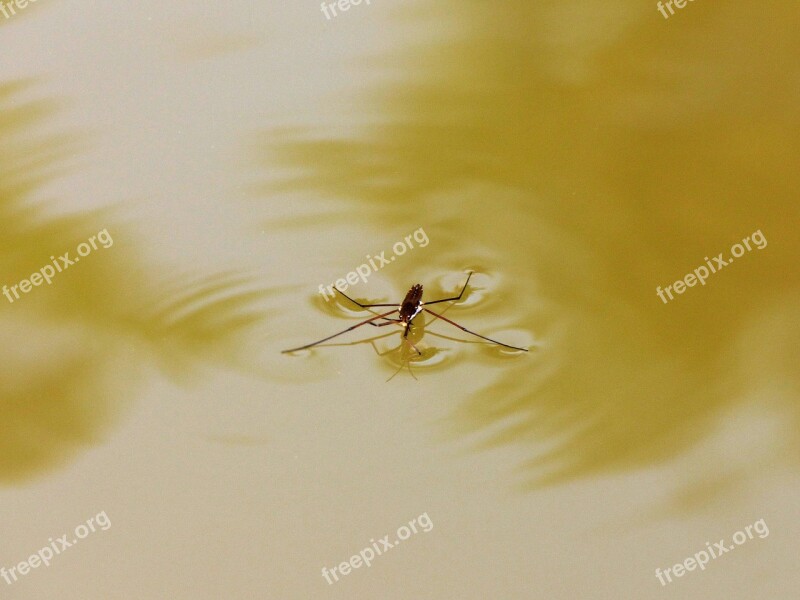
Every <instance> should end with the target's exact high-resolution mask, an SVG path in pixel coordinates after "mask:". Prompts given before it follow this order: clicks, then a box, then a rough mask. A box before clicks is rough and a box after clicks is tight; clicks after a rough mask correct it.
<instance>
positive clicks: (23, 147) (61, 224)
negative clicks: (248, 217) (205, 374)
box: [0, 83, 264, 482]
mask: <svg viewBox="0 0 800 600" xmlns="http://www.w3.org/2000/svg"><path fill="white" fill-rule="evenodd" d="M31 91H32V90H31V86H30V85H28V84H25V83H7V84H4V85H0V157H2V158H0V220H2V223H3V235H2V236H0V273H2V281H0V285H5V286H7V288H6V290H7V291H8V290H11V288H12V286H15V285H17V286H19V282H20V281H21V280H23V279H28V278H31V274H33V273H37V272H40V273H41V269H42V268H43V267H44V266H45V265H53V267H52V269H53V270H55V265H56V264H58V265H62V264H65V263H61V261H60V259H59V258H58V257H60V256H62V255H63V254H64V253H66V252H69V253H70V254H71V257H68V258H69V259H70V260H71V259H74V258H76V248H77V247H78V245H79V244H81V243H83V242H86V241H87V239H89V238H90V237H91V236H93V235H96V234H98V232H100V231H101V230H102V231H106V235H99V236H97V237H98V238H99V239H100V240H101V241H104V243H103V244H102V245H101V244H96V245H97V249H95V250H93V251H92V252H91V254H89V255H87V256H85V257H84V258H83V260H82V262H80V264H74V265H70V266H67V267H66V268H64V267H60V268H63V269H64V270H63V271H62V272H56V273H55V274H54V275H53V276H52V278H51V283H50V284H49V285H48V284H46V283H43V282H40V285H39V286H37V287H33V288H32V289H29V290H28V292H27V293H25V292H24V290H21V289H20V290H19V291H17V292H15V293H17V294H19V296H20V297H19V298H17V299H14V295H13V293H14V292H13V290H12V291H9V297H8V298H7V297H6V296H0V321H1V322H2V326H0V331H2V332H3V333H2V339H3V342H4V343H3V344H2V348H0V362H2V364H3V365H4V366H5V367H6V368H4V370H3V379H2V383H0V411H2V432H3V433H2V435H1V436H0V480H2V481H5V482H10V481H15V480H21V479H24V478H27V477H30V476H31V475H33V474H35V473H36V472H38V471H41V470H43V469H45V468H48V467H54V466H56V465H58V464H60V463H63V462H64V461H66V460H68V459H69V458H71V457H72V456H73V455H74V453H75V452H76V451H77V450H79V449H80V448H81V447H82V446H86V445H89V444H94V443H98V442H99V441H101V440H102V437H103V435H104V434H105V433H106V432H107V429H108V425H109V423H111V422H112V419H113V417H114V416H115V415H117V414H118V412H119V410H120V409H121V408H122V407H124V406H125V400H126V398H128V397H130V396H131V394H132V392H133V391H134V390H135V388H136V384H137V383H138V382H139V381H140V379H141V373H140V371H141V368H142V367H143V366H145V365H147V364H149V363H152V362H155V364H157V365H158V366H160V367H162V368H164V369H165V370H166V371H167V372H169V373H170V374H172V375H176V376H180V377H184V378H186V376H187V374H189V373H190V372H191V370H192V368H194V367H196V366H197V365H198V363H199V361H209V362H211V363H214V364H224V365H225V366H235V367H238V368H247V365H246V363H245V362H244V359H243V356H244V355H245V354H246V352H247V350H246V341H245V338H246V333H247V332H249V331H250V330H251V329H252V328H253V327H254V326H255V325H256V324H257V323H259V322H260V321H261V320H262V319H263V318H264V310H263V309H262V308H260V307H259V306H258V302H259V300H260V299H261V298H263V296H264V293H263V292H262V291H260V290H258V289H256V288H255V287H254V286H253V284H252V282H250V281H249V280H248V279H247V278H245V277H243V276H241V275H238V274H233V273H226V274H212V275H208V274H199V275H197V276H195V277H194V278H188V277H185V276H180V275H176V274H174V273H170V272H169V271H167V270H165V269H164V268H161V267H159V266H157V265H156V266H153V265H146V264H145V263H143V262H142V261H141V260H140V259H139V258H138V257H137V252H136V244H137V243H138V242H139V241H138V240H136V239H134V238H133V237H132V236H131V234H130V232H129V231H128V229H127V228H126V227H125V226H124V224H121V223H120V222H119V221H118V220H116V219H114V217H113V215H112V214H111V213H110V212H109V211H95V212H89V213H83V214H80V215H73V216H69V217H58V218H53V217H50V216H48V215H47V211H46V210H45V209H43V208H41V205H37V206H36V207H35V206H34V204H33V200H32V195H33V193H34V192H36V191H37V189H38V188H39V186H40V185H41V184H43V183H45V182H48V181H50V180H52V179H53V178H54V177H56V176H57V175H58V173H59V171H61V170H63V168H64V161H65V158H66V157H68V156H69V154H70V153H74V152H75V151H76V150H77V144H76V143H75V138H74V137H73V136H68V135H65V136H54V135H51V134H48V133H46V132H44V133H43V132H42V129H43V118H44V117H46V116H47V115H48V114H50V113H51V112H52V110H53V109H54V108H55V105H54V104H53V103H51V102H43V101H29V100H26V99H25V98H27V97H29V96H30V95H31ZM51 256H53V257H55V260H53V259H51V258H50V257H51ZM31 279H32V278H31ZM9 298H10V300H9ZM12 301H13V302H12Z"/></svg>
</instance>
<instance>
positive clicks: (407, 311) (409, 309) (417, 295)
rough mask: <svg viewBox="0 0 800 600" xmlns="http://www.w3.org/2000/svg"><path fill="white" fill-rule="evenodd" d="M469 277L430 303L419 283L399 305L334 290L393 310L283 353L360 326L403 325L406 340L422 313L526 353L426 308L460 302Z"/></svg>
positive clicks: (522, 349)
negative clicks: (458, 289) (449, 295)
mask: <svg viewBox="0 0 800 600" xmlns="http://www.w3.org/2000/svg"><path fill="white" fill-rule="evenodd" d="M470 277H472V272H470V273H469V275H468V276H467V281H466V282H464V287H463V288H461V292H460V293H459V294H458V296H453V297H452V298H442V299H441V300H434V301H432V302H423V301H422V285H421V284H419V283H418V284H416V285H413V286H411V289H410V290H408V293H407V294H406V297H405V298H403V302H402V303H401V304H361V303H360V302H357V301H356V300H353V299H352V298H351V297H350V296H348V295H347V294H345V293H344V292H342V291H340V290H339V289H338V288H334V289H335V290H336V291H337V292H339V293H340V294H341V295H342V296H344V297H345V298H347V299H348V300H350V302H352V303H353V304H356V305H358V306H359V307H361V308H365V309H370V308H376V307H388V306H391V307H393V310H390V311H388V312H385V313H383V314H377V313H376V314H375V316H374V317H370V318H369V319H366V320H364V321H361V322H359V323H356V324H355V325H352V326H351V327H348V328H347V329H344V330H342V331H340V332H339V333H334V334H333V335H329V336H328V337H326V338H322V339H321V340H317V341H316V342H312V343H311V344H306V345H305V346H300V347H298V348H291V349H289V350H284V351H283V352H284V353H287V352H296V351H298V350H305V349H306V348H311V347H313V346H316V345H318V344H321V343H323V342H327V341H328V340H330V339H333V338H335V337H337V336H340V335H342V334H344V333H347V332H348V331H352V330H353V329H356V328H358V327H361V326H362V325H372V326H374V327H384V326H386V325H391V324H392V323H401V324H403V325H404V329H405V330H404V331H403V339H406V338H408V330H409V329H410V328H411V322H412V321H413V320H414V318H415V317H416V316H417V315H418V314H419V313H421V312H422V311H425V312H427V313H430V314H432V315H433V316H434V317H436V318H437V319H441V320H442V321H445V322H446V323H450V324H451V325H453V326H455V327H458V328H459V329H460V330H461V331H464V332H466V333H469V334H471V335H474V336H477V337H479V338H481V339H483V340H486V341H487V342H492V343H493V344H497V345H498V346H503V347H505V348H511V349H512V350H521V351H523V352H527V351H528V349H527V348H518V347H517V346H511V345H509V344H504V343H503V342H498V341H497V340H493V339H492V338H488V337H486V336H484V335H481V334H480V333H475V332H474V331H470V330H469V329H467V328H466V327H463V326H461V325H459V324H458V323H456V322H455V321H451V320H450V319H448V318H447V317H445V316H443V315H441V314H440V313H436V312H433V311H432V310H430V309H429V308H426V307H427V306H429V305H431V304H439V303H440V302H455V301H457V300H461V297H462V296H463V295H464V291H465V290H466V289H467V284H469V279H470ZM395 312H397V314H398V317H397V318H394V319H390V318H389V315H391V314H393V313H395ZM379 320H381V321H382V322H380V323H375V321H379ZM415 349H416V348H415ZM417 353H418V354H420V352H419V350H417Z"/></svg>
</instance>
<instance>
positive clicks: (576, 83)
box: [270, 1, 800, 490]
mask: <svg viewBox="0 0 800 600" xmlns="http://www.w3.org/2000/svg"><path fill="white" fill-rule="evenodd" d="M447 5H448V6H447V9H446V12H442V13H439V12H438V11H439V9H431V10H433V11H434V12H436V13H437V15H438V18H439V19H448V20H450V21H452V20H453V19H455V20H458V22H457V23H456V25H463V27H462V28H461V34H460V36H458V37H457V39H456V40H455V41H450V40H448V41H446V42H441V43H438V44H437V43H434V44H427V45H425V46H423V49H422V50H421V51H415V50H412V49H408V50H405V51H404V52H403V53H402V55H398V56H396V57H395V59H394V61H393V62H392V61H390V65H389V66H391V67H398V68H400V69H402V70H403V71H404V72H405V78H404V80H402V81H400V82H398V83H396V84H392V85H389V86H388V87H386V88H382V89H376V90H372V91H370V92H368V93H366V94H364V96H363V97H362V98H361V99H360V103H361V106H362V107H363V108H364V109H365V114H369V115H375V113H376V112H379V114H381V115H382V121H381V122H379V123H378V124H374V119H373V120H372V121H371V122H372V123H373V124H366V123H365V125H364V126H363V127H362V128H360V129H359V130H357V131H355V132H354V133H353V134H352V135H351V136H349V137H347V138H340V139H333V140H331V139H324V138H322V137H320V136H319V135H317V133H316V132H315V131H314V130H312V129H302V128H295V129H292V130H286V131H278V132H271V133H270V146H271V151H272V152H273V153H275V154H277V156H278V157H279V163H280V165H281V166H282V167H284V168H286V169H287V171H288V172H293V173H297V172H300V173H301V174H300V175H299V176H297V177H293V178H291V179H290V180H288V181H287V182H285V183H284V184H283V185H282V186H278V187H277V189H280V190H286V189H292V190H295V191H296V190H298V189H308V190H313V191H315V192H317V193H319V194H320V195H322V196H323V197H330V196H337V197H340V198H342V199H346V200H343V201H342V211H341V212H339V214H338V215H337V218H338V219H342V220H347V219H348V218H354V217H355V215H358V218H359V219H360V220H362V221H364V220H369V221H370V222H371V223H372V224H373V225H375V226H377V227H380V228H384V229H385V230H388V231H394V230H397V231H403V230H409V229H411V228H414V227H418V226H420V225H424V227H425V230H426V232H427V233H428V235H429V236H430V239H431V245H430V248H429V249H426V252H427V253H428V254H427V255H426V258H425V261H424V263H425V264H424V265H421V264H420V263H419V262H418V261H408V262H403V261H398V262H397V263H396V265H393V267H392V269H393V273H392V279H393V280H394V281H406V282H411V281H418V280H420V281H421V280H425V278H426V277H427V278H429V279H430V278H435V277H437V276H438V274H441V273H443V272H450V271H459V270H461V269H463V268H464V267H465V265H481V270H483V271H484V272H486V273H492V274H495V275H498V276H499V275H500V274H502V277H503V279H502V281H497V282H495V283H494V284H493V287H492V289H491V294H490V295H493V296H494V297H496V298H498V299H502V305H501V306H500V307H498V308H499V312H500V314H501V316H504V317H505V320H506V323H504V324H503V325H504V326H511V327H513V328H515V329H522V330H524V331H529V332H533V333H534V334H535V336H536V340H538V341H539V342H540V343H541V349H540V352H539V353H538V355H537V357H533V358H534V359H533V360H531V361H518V362H512V363H509V364H508V365H507V367H508V370H505V371H502V372H500V373H499V375H498V379H497V381H496V382H495V383H494V384H492V385H491V386H490V387H488V388H487V389H485V390H482V391H481V392H480V393H477V394H474V395H473V396H472V397H471V398H469V399H468V400H467V401H465V402H464V404H463V405H462V406H461V407H460V409H459V410H458V411H457V413H456V414H455V415H454V419H453V421H452V426H453V431H454V434H455V435H457V436H459V437H460V436H465V435H473V434H474V435H479V436H482V439H483V440H484V442H485V443H486V444H488V445H492V444H506V443H511V442H514V443H526V444H530V445H531V448H532V449H531V454H532V458H531V460H530V461H529V462H528V463H527V464H526V465H525V467H526V473H527V476H528V481H530V482H531V485H544V484H551V483H555V482H563V481H566V480H570V479H574V478H577V477H581V476H586V475H590V474H596V473H600V472H608V471H614V470H627V469H631V468H634V467H638V466H646V465H651V464H654V463H657V462H660V461H664V460H666V459H668V458H671V457H674V456H676V455H677V454H678V453H680V452H682V451H684V450H687V449H688V448H690V447H692V446H693V445H695V444H696V443H697V442H698V441H699V440H701V439H703V438H704V436H705V435H706V434H707V432H708V431H709V427H710V425H711V424H712V423H714V422H715V421H716V420H717V419H719V418H720V416H721V415H723V414H725V411H726V410H727V409H729V408H730V407H731V406H732V405H734V404H736V403H738V402H740V401H741V399H742V398H743V397H744V395H745V393H747V392H749V393H751V394H755V396H756V397H757V398H759V400H760V401H764V402H766V399H765V398H764V394H765V393H766V392H765V391H764V388H763V384H764V383H765V382H766V381H767V380H768V379H773V378H776V377H777V378H780V379H782V380H783V381H789V382H792V385H791V389H792V390H793V391H792V393H790V394H787V395H784V396H781V398H780V400H775V401H776V402H778V401H779V402H780V403H781V410H782V411H784V412H785V413H786V414H787V416H788V417H789V418H791V419H792V420H793V421H794V422H795V423H798V422H800V411H798V404H797V389H798V388H797V381H798V373H797V370H796V362H794V363H792V362H791V361H788V360H784V359H783V358H781V359H780V360H778V361H773V362H772V363H771V364H770V365H766V364H761V363H754V362H753V360H752V357H753V356H754V355H755V356H757V355H758V354H759V353H764V352H768V353H769V354H770V355H772V356H778V357H786V356H796V354H797V348H798V337H800V336H798V327H797V324H798V309H797V306H798V303H797V299H798V272H797V269H796V260H797V256H798V249H800V248H798V246H799V245H800V244H799V243H798V236H797V234H796V227H797V222H798V216H799V214H798V213H800V208H798V204H797V203H796V201H795V200H794V199H793V195H794V193H795V190H796V189H797V188H798V183H800V181H798V179H800V172H799V171H798V169H797V168H796V166H797V162H798V158H800V137H798V135H797V133H798V125H800V123H799V122H798V121H800V118H799V117H798V114H797V111H796V110H795V109H794V108H790V107H794V106H796V105H797V101H798V100H799V99H800V98H799V97H798V96H799V95H800V92H798V88H797V85H796V82H797V81H798V67H797V66H795V65H794V63H791V65H792V66H789V63H790V61H789V58H790V57H791V56H792V53H793V49H794V51H796V35H795V31H796V27H797V24H798V15H797V14H796V11H794V10H793V9H792V8H791V7H789V6H788V5H785V6H775V7H774V8H775V11H774V12H768V11H763V10H759V11H754V10H753V9H752V8H749V7H740V6H737V7H733V8H730V9H729V10H727V11H725V13H724V14H722V11H720V10H719V8H718V7H715V6H712V5H697V6H693V7H692V10H693V12H694V15H695V16H696V17H697V19H696V20H694V21H688V20H687V21H685V22H683V23H680V24H678V23H668V24H665V23H663V22H661V21H662V19H660V18H657V16H658V15H644V14H642V9H641V6H640V5H639V4H637V3H633V2H617V3H612V4H607V5H604V7H605V8H603V9H595V10H596V11H597V10H599V11H600V12H602V13H603V15H602V16H603V17H604V18H598V19H596V21H594V22H593V21H590V20H589V21H587V19H585V18H583V17H585V15H583V16H582V17H581V18H580V19H579V18H578V17H577V16H576V15H578V14H582V13H580V10H581V9H586V8H587V7H586V6H584V5H583V4H580V5H579V3H567V4H564V5H563V6H560V7H555V6H541V7H539V6H536V5H531V4H530V3H525V2H522V1H518V2H512V3H511V5H508V6H507V8H509V10H502V11H500V10H495V9H494V8H493V7H492V6H489V5H487V6H478V5H474V4H464V3H455V2H449V3H447ZM511 7H513V8H511ZM454 15H457V16H456V17H454ZM427 16H428V17H430V15H427ZM577 21H579V22H580V25H581V26H580V27H576V25H577ZM421 22H422V20H420V23H421ZM743 39H746V40H755V39H759V40H767V39H768V40H770V44H769V45H761V46H759V47H758V48H752V47H750V48H748V46H747V44H743V43H742V40H743ZM756 81H758V82H762V83H764V85H759V84H757V83H755V82H756ZM271 156H274V154H273V155H271ZM354 200H355V201H356V206H355V207H353V206H352V204H351V203H352V202H353V201H354ZM365 206H368V207H369V212H367V211H364V210H363V209H362V207H365ZM423 219H424V220H423ZM320 223H327V224H329V225H330V227H331V228H332V230H333V227H334V226H335V225H336V224H337V223H336V222H335V221H334V220H331V221H327V220H326V219H325V218H324V217H321V218H320V220H319V223H318V224H320ZM757 229H761V230H762V231H763V232H764V235H765V236H766V237H767V239H768V240H769V247H768V248H766V249H765V250H764V251H762V252H757V253H752V254H751V255H749V256H747V257H746V258H743V259H742V260H741V262H739V263H737V264H735V265H734V266H733V267H732V268H730V269H728V270H726V271H725V272H721V273H719V274H717V275H716V278H715V279H714V281H712V282H710V283H709V285H706V286H704V287H702V288H695V289H691V290H689V292H691V293H686V294H685V295H683V296H681V297H679V298H678V299H677V300H676V301H674V302H672V303H671V304H669V305H664V304H662V303H661V301H659V300H658V298H657V296H656V295H655V289H656V286H658V285H665V284H669V283H671V282H673V281H675V280H677V279H679V278H682V277H683V276H684V274H685V273H687V272H690V271H691V270H692V269H693V268H694V267H696V266H697V265H698V264H702V262H703V260H702V259H703V257H704V256H710V255H715V254H716V253H718V252H722V251H727V249H728V248H730V246H731V245H732V244H733V243H735V242H737V241H740V240H741V239H742V238H743V237H744V236H746V235H748V234H750V233H752V232H753V231H755V230H757ZM389 237H390V236H389ZM412 263H413V264H412ZM395 292H397V290H395ZM490 312H491V313H492V314H495V315H496V314H497V313H498V311H497V310H495V311H490ZM765 312H766V313H768V314H769V316H770V318H771V320H773V321H779V322H781V323H784V324H786V327H787V329H785V330H784V332H783V333H780V332H778V331H776V330H771V329H762V328H758V327H757V326H754V325H753V324H754V323H757V322H758V321H759V318H760V316H761V315H762V314H764V313H765ZM489 316H490V315H489V314H488V313H487V315H486V317H487V318H488V317H489ZM753 327H756V329H757V333H758V335H756V336H751V334H752V333H753ZM786 330H788V331H790V332H791V334H786V333H785V331H786ZM744 335H748V336H751V337H748V340H750V341H751V343H752V346H750V347H749V351H750V353H749V354H748V355H742V354H741V353H739V352H737V351H735V350H736V348H737V347H738V345H739V344H740V340H741V339H742V336H744ZM759 365H760V366H759ZM745 368H746V371H747V373H748V378H747V379H744V378H742V377H741V375H740V373H741V372H742V370H743V369H745ZM498 426H500V427H499V432H498ZM488 431H492V433H491V435H489V434H487V433H486V432H488ZM798 431H800V429H798V428H796V427H795V428H794V429H793V430H792V431H791V432H787V435H790V436H795V438H796V437H797V436H798ZM714 489H716V490H725V489H727V488H726V486H725V485H722V483H720V485H716V486H714Z"/></svg>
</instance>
